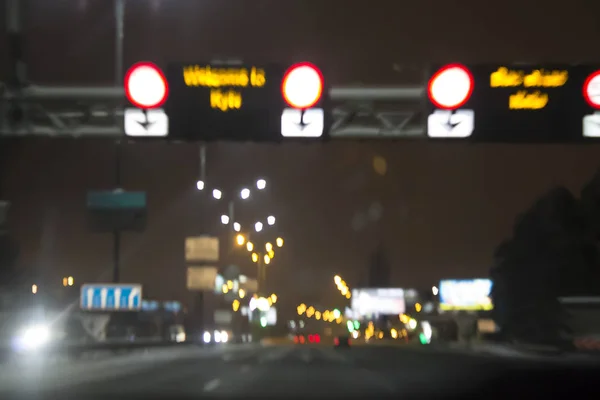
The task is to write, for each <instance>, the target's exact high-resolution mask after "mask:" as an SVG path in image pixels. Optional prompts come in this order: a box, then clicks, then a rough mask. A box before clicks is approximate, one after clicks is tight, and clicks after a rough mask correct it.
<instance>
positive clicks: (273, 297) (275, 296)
mask: <svg viewBox="0 0 600 400" xmlns="http://www.w3.org/2000/svg"><path fill="white" fill-rule="evenodd" d="M271 300H273V303H277V295H276V294H275V293H273V294H272V295H271Z"/></svg>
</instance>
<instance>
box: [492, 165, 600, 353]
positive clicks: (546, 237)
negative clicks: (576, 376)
mask: <svg viewBox="0 0 600 400" xmlns="http://www.w3.org/2000/svg"><path fill="white" fill-rule="evenodd" d="M599 239H600V171H598V173H596V175H595V176H594V177H593V179H592V180H591V181H589V182H588V183H587V184H586V185H585V187H584V188H583V190H582V191H581V194H580V196H579V197H576V196H575V195H573V194H572V193H571V192H570V191H569V190H568V189H566V188H564V187H557V188H554V189H552V190H550V191H548V192H547V193H546V194H544V195H543V196H542V197H540V198H539V199H538V200H537V201H536V202H535V203H534V204H533V206H531V207H530V208H529V210H527V211H526V212H525V213H523V214H521V215H520V216H519V217H518V218H517V220H516V222H515V225H514V228H513V234H512V237H511V238H509V239H508V240H506V241H504V242H503V243H502V244H500V246H498V248H497V249H496V251H495V254H494V262H493V266H492V268H491V274H490V275H491V279H492V280H493V282H494V285H493V288H492V298H493V301H494V319H495V321H496V323H497V324H498V326H499V327H500V329H501V336H502V337H503V339H505V340H509V341H520V342H528V343H539V344H562V343H563V342H564V338H565V337H568V334H569V329H568V318H569V316H568V313H567V312H566V311H565V310H564V309H563V307H562V306H561V304H560V302H559V297H566V296H600V247H599V246H598V245H599V243H600V242H599Z"/></svg>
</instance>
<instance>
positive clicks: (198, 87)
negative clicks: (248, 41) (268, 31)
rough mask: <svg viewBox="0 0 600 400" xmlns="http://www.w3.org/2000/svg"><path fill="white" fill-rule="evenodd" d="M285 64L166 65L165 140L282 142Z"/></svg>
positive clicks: (284, 105) (286, 67)
mask: <svg viewBox="0 0 600 400" xmlns="http://www.w3.org/2000/svg"><path fill="white" fill-rule="evenodd" d="M288 68H289V66H282V65H259V64H245V65H235V66H227V65H226V66H223V65H211V64H210V63H205V64H177V65H170V66H169V67H168V69H167V81H168V82H169V98H168V100H167V102H166V104H165V110H166V111H167V115H168V116H169V138H170V139H175V140H206V141H209V140H239V141H280V140H282V135H281V124H282V122H281V120H282V113H283V110H284V109H285V108H286V104H285V101H284V99H283V96H282V93H281V85H282V80H283V77H284V74H285V72H286V71H287V70H288ZM322 103H323V101H321V102H320V103H318V104H317V105H315V107H319V106H321V104H322ZM313 140H314V139H313Z"/></svg>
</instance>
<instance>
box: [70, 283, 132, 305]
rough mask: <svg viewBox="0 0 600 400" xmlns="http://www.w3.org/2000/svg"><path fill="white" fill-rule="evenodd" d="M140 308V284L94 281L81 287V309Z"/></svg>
mask: <svg viewBox="0 0 600 400" xmlns="http://www.w3.org/2000/svg"><path fill="white" fill-rule="evenodd" d="M141 308H142V285H140V284H137V283H131V284H112V283H94V284H86V285H83V286H82V287H81V309H82V310H89V311H137V310H140V309H141Z"/></svg>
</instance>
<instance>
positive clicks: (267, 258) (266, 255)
mask: <svg viewBox="0 0 600 400" xmlns="http://www.w3.org/2000/svg"><path fill="white" fill-rule="evenodd" d="M270 262H271V258H270V257H269V255H268V254H265V264H269V263H270Z"/></svg>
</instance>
